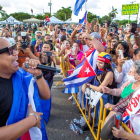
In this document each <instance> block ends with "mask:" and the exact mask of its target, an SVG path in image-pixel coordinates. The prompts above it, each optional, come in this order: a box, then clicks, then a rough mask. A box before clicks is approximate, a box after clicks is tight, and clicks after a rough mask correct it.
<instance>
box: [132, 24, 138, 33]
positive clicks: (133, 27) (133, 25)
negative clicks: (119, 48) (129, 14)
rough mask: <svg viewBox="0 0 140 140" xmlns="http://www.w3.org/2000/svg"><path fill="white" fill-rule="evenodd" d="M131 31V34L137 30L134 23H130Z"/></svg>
mask: <svg viewBox="0 0 140 140" xmlns="http://www.w3.org/2000/svg"><path fill="white" fill-rule="evenodd" d="M131 26H132V29H131V32H132V33H135V31H136V30H137V24H136V23H131Z"/></svg>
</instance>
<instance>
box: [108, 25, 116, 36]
mask: <svg viewBox="0 0 140 140" xmlns="http://www.w3.org/2000/svg"><path fill="white" fill-rule="evenodd" d="M108 33H109V34H110V35H113V34H114V33H115V31H114V28H113V27H109V28H108Z"/></svg>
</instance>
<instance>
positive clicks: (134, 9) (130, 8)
mask: <svg viewBox="0 0 140 140" xmlns="http://www.w3.org/2000/svg"><path fill="white" fill-rule="evenodd" d="M138 13H139V4H127V5H122V15H136V14H138Z"/></svg>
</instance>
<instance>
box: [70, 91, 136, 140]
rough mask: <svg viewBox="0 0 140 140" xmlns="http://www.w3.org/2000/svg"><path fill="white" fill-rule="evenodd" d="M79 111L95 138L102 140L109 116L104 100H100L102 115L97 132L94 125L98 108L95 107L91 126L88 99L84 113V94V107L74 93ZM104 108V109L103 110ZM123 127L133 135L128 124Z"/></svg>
mask: <svg viewBox="0 0 140 140" xmlns="http://www.w3.org/2000/svg"><path fill="white" fill-rule="evenodd" d="M72 96H73V98H74V100H75V102H76V104H77V106H78V108H79V110H80V111H81V113H82V116H83V117H84V119H85V121H86V123H87V125H88V127H89V130H90V131H91V133H92V135H93V137H94V139H95V140H101V138H100V132H101V130H102V128H103V124H104V121H105V118H106V114H107V110H106V108H104V107H103V100H102V97H101V98H100V111H99V112H100V113H99V120H98V129H97V132H96V131H94V124H95V115H96V114H95V113H96V106H95V107H94V113H93V114H94V115H93V119H92V120H93V121H92V125H91V124H90V121H91V118H90V117H91V105H89V106H88V104H87V100H88V99H86V105H85V110H84V111H83V106H84V93H83V100H82V105H81V104H80V102H79V100H78V94H76V93H73V94H72ZM103 108H104V109H103ZM87 111H88V118H87V117H86V115H87ZM122 127H123V128H124V129H125V130H126V131H127V132H129V133H133V132H132V131H131V130H130V129H129V128H128V127H127V125H126V124H124V123H122Z"/></svg>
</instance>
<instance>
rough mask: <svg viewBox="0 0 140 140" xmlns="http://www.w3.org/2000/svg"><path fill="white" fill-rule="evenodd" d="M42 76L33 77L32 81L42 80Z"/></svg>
mask: <svg viewBox="0 0 140 140" xmlns="http://www.w3.org/2000/svg"><path fill="white" fill-rule="evenodd" d="M42 76H43V73H41V75H39V76H36V77H34V79H35V80H39V79H41V78H42Z"/></svg>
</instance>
